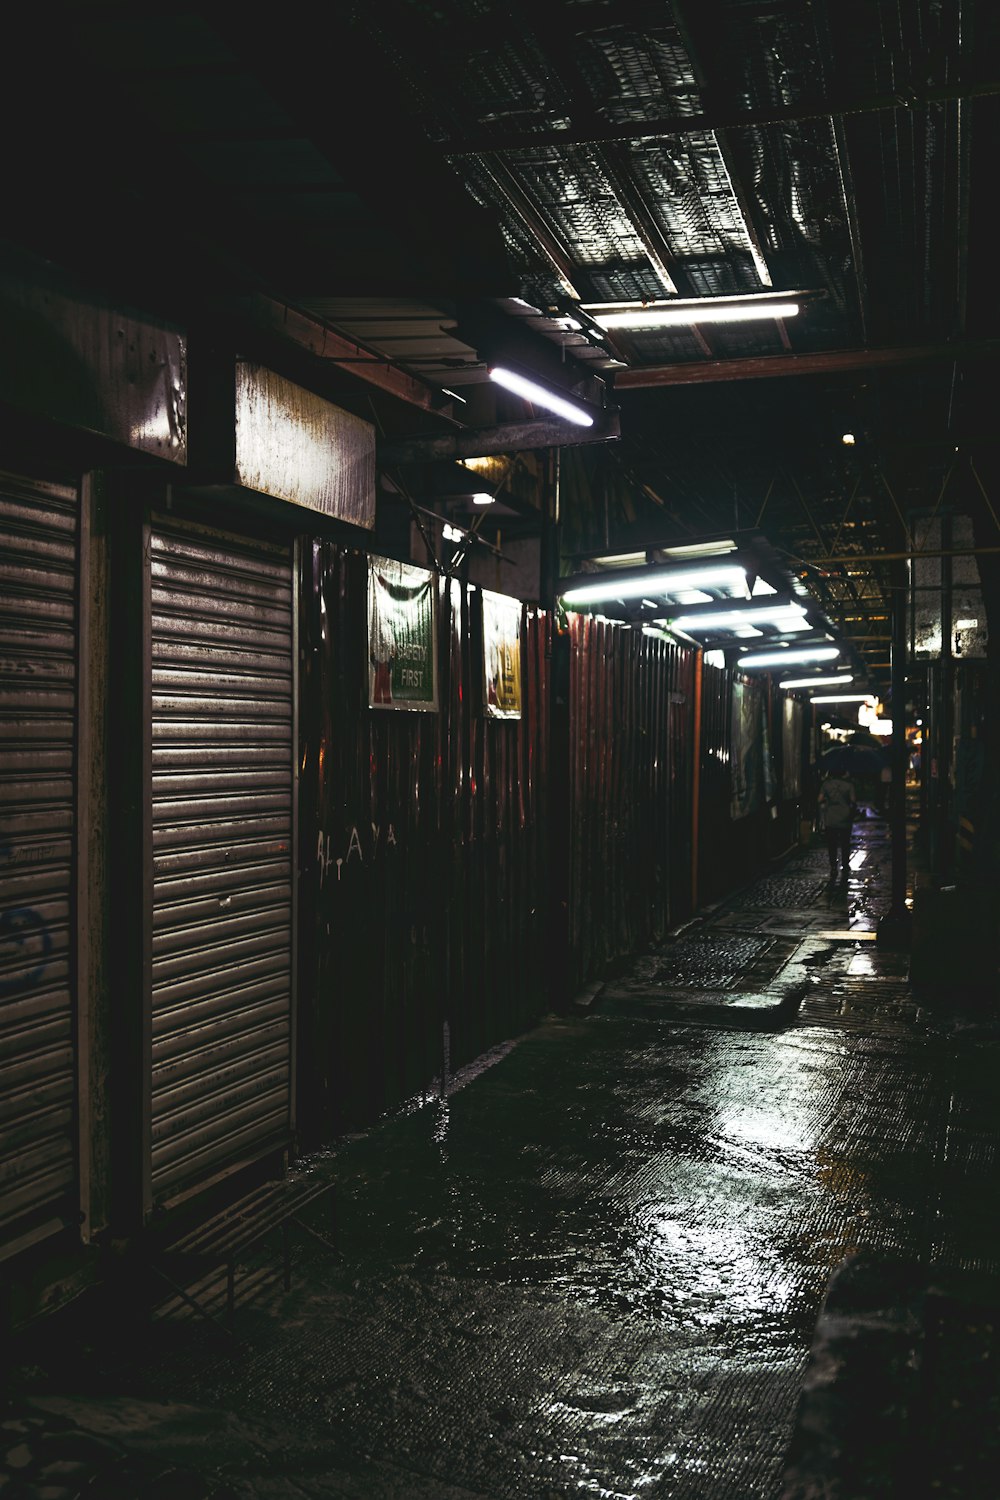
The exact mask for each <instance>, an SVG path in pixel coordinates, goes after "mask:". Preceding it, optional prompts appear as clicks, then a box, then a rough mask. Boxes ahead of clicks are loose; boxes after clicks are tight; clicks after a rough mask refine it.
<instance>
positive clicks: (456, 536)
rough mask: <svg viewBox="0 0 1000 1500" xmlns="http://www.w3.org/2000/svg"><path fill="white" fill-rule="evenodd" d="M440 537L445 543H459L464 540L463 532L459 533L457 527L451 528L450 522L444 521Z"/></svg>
mask: <svg viewBox="0 0 1000 1500" xmlns="http://www.w3.org/2000/svg"><path fill="white" fill-rule="evenodd" d="M441 535H442V537H443V538H444V540H445V541H446V542H461V541H464V540H465V532H464V531H459V529H458V527H457V526H452V524H451V522H450V521H445V523H444V525H443V526H442V527H441Z"/></svg>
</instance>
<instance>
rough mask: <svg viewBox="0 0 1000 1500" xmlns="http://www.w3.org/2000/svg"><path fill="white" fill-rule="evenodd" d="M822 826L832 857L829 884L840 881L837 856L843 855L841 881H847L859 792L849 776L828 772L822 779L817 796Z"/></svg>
mask: <svg viewBox="0 0 1000 1500" xmlns="http://www.w3.org/2000/svg"><path fill="white" fill-rule="evenodd" d="M817 807H818V809H819V818H820V825H821V827H822V829H823V835H824V838H825V839H826V852H827V854H828V855H829V857H830V884H831V885H836V883H837V857H838V855H839V857H840V883H841V885H846V884H847V870H848V866H849V864H850V859H851V828H852V826H853V823H854V818H855V815H856V813H857V793H856V791H855V787H854V782H853V781H852V780H851V778H850V776H847V775H846V774H845V773H843V772H841V771H829V772H828V773H827V775H826V776H825V777H824V778H823V781H822V783H821V785H820V789H819V797H818V799H817Z"/></svg>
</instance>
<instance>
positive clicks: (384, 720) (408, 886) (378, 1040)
mask: <svg viewBox="0 0 1000 1500" xmlns="http://www.w3.org/2000/svg"><path fill="white" fill-rule="evenodd" d="M303 561H304V563H306V566H304V567H303V571H302V577H301V589H302V593H301V600H302V620H303V640H302V648H303V652H302V659H303V669H302V670H303V674H304V677H303V687H302V704H303V714H304V719H305V722H304V724H303V738H302V751H301V766H302V770H301V786H302V792H301V797H302V830H303V835H302V881H301V888H300V889H301V911H302V920H301V933H302V962H301V972H302V986H301V993H302V1027H301V1033H300V1045H299V1049H298V1050H299V1065H300V1077H301V1080H302V1089H301V1100H300V1102H301V1106H302V1110H303V1112H304V1118H303V1119H302V1122H301V1123H302V1132H303V1140H304V1141H305V1142H307V1143H309V1144H319V1143H321V1142H323V1141H324V1140H327V1141H328V1140H329V1139H330V1138H331V1136H332V1135H334V1134H335V1133H336V1132H337V1131H339V1130H342V1129H344V1128H345V1127H346V1126H350V1125H354V1124H363V1123H366V1122H369V1121H371V1120H373V1119H375V1118H376V1117H377V1116H378V1115H379V1114H380V1113H381V1112H382V1111H384V1110H386V1109H388V1108H391V1107H393V1106H396V1105H398V1104H399V1103H400V1102H401V1101H404V1100H408V1099H412V1098H414V1097H416V1096H417V1095H419V1094H420V1093H421V1091H423V1090H427V1089H431V1088H435V1087H437V1086H439V1084H440V1078H441V1074H442V1067H443V1064H444V1057H445V1048H446V1045H447V1046H448V1048H449V1049H450V1050H449V1057H450V1063H451V1066H452V1067H453V1068H454V1067H457V1066H458V1065H460V1064H462V1063H464V1062H467V1061H470V1060H471V1059H472V1058H474V1057H476V1056H477V1055H479V1054H480V1053H481V1052H483V1051H484V1050H485V1049H486V1048H488V1047H490V1046H492V1045H494V1044H495V1043H498V1042H501V1041H503V1040H505V1039H506V1038H508V1037H511V1036H514V1035H516V1034H517V1033H518V1032H519V1031H522V1030H523V1029H524V1028H525V1027H526V1026H527V1025H529V1024H531V1022H532V1021H534V1020H535V1019H537V1018H538V1016H540V1015H541V1014H543V1013H544V1010H545V980H546V974H545V961H546V960H545V952H544V944H545V936H546V931H547V921H548V914H549V913H548V901H549V897H550V882H549V879H548V867H547V859H548V838H547V828H546V825H545V822H544V816H543V810H544V807H545V798H546V791H547V785H546V778H547V774H548V771H547V767H548V749H547V717H546V709H547V692H548V688H547V676H548V671H549V654H548V642H549V634H548V632H549V629H550V623H549V620H548V617H547V616H546V615H544V614H543V613H541V612H540V611H538V610H536V609H532V608H526V609H525V613H524V627H523V632H522V638H523V643H524V646H523V655H522V692H523V708H522V716H521V718H520V719H519V720H500V719H490V718H487V717H486V716H485V714H484V711H483V706H482V697H483V680H482V674H483V658H482V640H481V631H480V629H479V624H478V616H477V609H476V591H475V590H474V589H472V588H469V587H466V586H463V585H461V584H460V583H459V582H457V581H456V580H443V581H442V584H441V589H440V596H439V605H440V613H439V629H438V666H439V671H440V677H439V684H438V686H439V704H440V708H439V711H438V712H437V713H416V712H392V713H385V712H377V711H372V710H370V709H369V708H368V706H367V660H366V653H365V632H366V620H367V614H366V599H365V590H366V579H367V560H366V558H365V557H364V556H363V555H360V554H357V553H353V552H349V551H345V550H343V549H340V548H338V547H336V546H334V545H333V544H331V543H326V542H315V543H314V544H313V547H312V552H311V556H310V557H309V558H308V559H305V558H304V559H303ZM446 1025H447V1031H446V1030H445V1027H446Z"/></svg>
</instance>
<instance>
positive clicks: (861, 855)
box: [851, 849, 868, 870]
mask: <svg viewBox="0 0 1000 1500" xmlns="http://www.w3.org/2000/svg"><path fill="white" fill-rule="evenodd" d="M867 858H868V854H867V852H866V851H865V850H864V849H855V851H854V853H853V854H852V855H851V869H852V870H860V869H861V866H862V865H863V864H864V862H865V860H866V859H867Z"/></svg>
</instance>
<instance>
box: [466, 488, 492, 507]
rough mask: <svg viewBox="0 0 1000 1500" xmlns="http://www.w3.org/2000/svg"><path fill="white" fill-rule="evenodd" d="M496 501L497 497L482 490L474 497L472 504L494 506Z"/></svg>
mask: <svg viewBox="0 0 1000 1500" xmlns="http://www.w3.org/2000/svg"><path fill="white" fill-rule="evenodd" d="M495 499H496V496H495V495H489V494H487V493H486V491H485V490H480V491H479V492H478V494H475V495H473V497H472V503H473V505H492V504H493V501H494V500H495Z"/></svg>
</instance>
